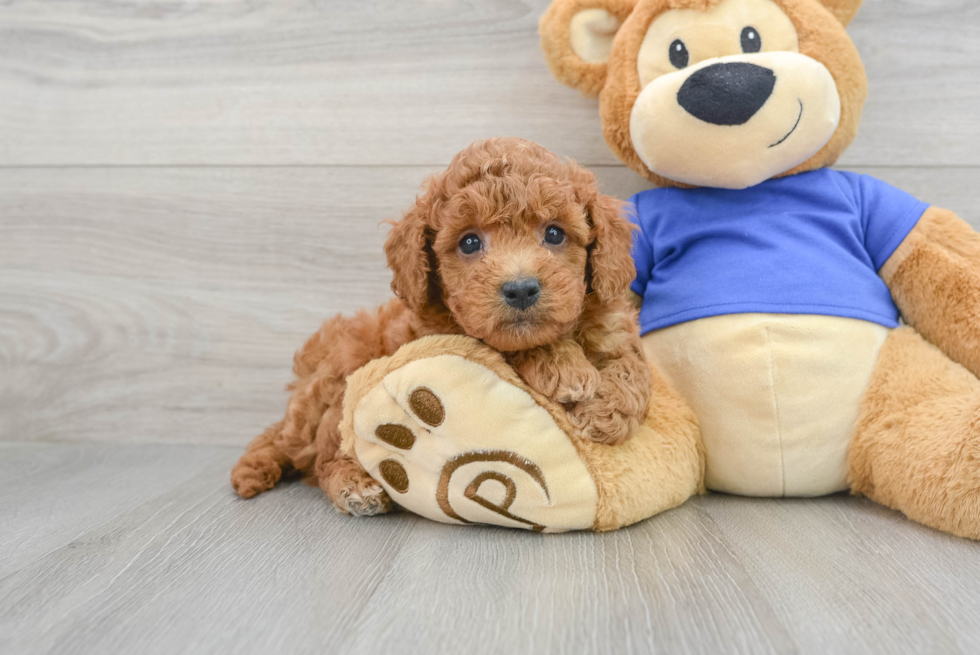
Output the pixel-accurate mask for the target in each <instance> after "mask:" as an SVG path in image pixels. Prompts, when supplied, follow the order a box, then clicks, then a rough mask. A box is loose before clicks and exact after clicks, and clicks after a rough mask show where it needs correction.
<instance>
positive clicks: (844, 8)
mask: <svg viewBox="0 0 980 655" xmlns="http://www.w3.org/2000/svg"><path fill="white" fill-rule="evenodd" d="M862 2H863V0H820V4H822V5H823V6H824V7H826V8H827V9H829V10H830V13H832V14H833V15H834V16H836V17H837V20H839V21H840V22H841V23H842V24H843V25H844V27H847V24H848V23H850V22H851V19H852V18H854V16H855V15H856V14H857V13H858V9H860V8H861V3H862Z"/></svg>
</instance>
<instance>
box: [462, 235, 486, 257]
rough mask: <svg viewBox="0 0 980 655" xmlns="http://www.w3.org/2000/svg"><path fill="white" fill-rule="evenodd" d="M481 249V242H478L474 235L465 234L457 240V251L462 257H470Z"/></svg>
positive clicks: (478, 238) (478, 239)
mask: <svg viewBox="0 0 980 655" xmlns="http://www.w3.org/2000/svg"><path fill="white" fill-rule="evenodd" d="M482 247H483V242H482V241H480V237H478V236H476V235H475V234H467V235H466V236H465V237H463V238H462V239H460V240H459V250H460V252H462V253H463V254H464V255H472V254H473V253H475V252H477V251H478V250H480V249H481V248H482Z"/></svg>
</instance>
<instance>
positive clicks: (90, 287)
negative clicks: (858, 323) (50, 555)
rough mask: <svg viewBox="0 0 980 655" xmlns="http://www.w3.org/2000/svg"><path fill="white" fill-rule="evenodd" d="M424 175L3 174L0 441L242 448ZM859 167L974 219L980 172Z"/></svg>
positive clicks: (377, 283) (369, 264)
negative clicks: (386, 222) (295, 359)
mask: <svg viewBox="0 0 980 655" xmlns="http://www.w3.org/2000/svg"><path fill="white" fill-rule="evenodd" d="M430 170H431V169H429V168H425V167H407V168H370V167H369V168H358V167H353V168H328V169H318V168H312V169H311V168H263V169H254V168H195V169H179V168H178V169H174V168H161V169H154V168H150V169H147V168H138V169H125V168H124V169H51V170H49V169H26V170H14V169H7V170H0V185H2V186H4V187H5V188H6V189H7V191H6V192H5V193H3V194H0V216H2V221H0V233H2V237H3V238H0V306H2V307H3V308H4V311H3V313H2V315H0V316H2V320H0V439H8V440H10V439H14V440H69V441H88V440H100V441H120V442H141V441H161V442H170V443H175V442H179V443H213V444H236V445H240V444H244V443H245V441H247V440H248V439H249V438H251V437H252V436H253V435H255V434H257V433H258V432H259V431H261V429H262V428H263V427H264V426H265V425H266V424H268V423H271V422H273V421H275V420H278V418H279V417H280V416H281V414H282V411H283V409H284V403H285V399H286V395H285V393H283V392H282V388H283V386H284V385H285V384H286V383H287V382H288V381H289V379H290V372H289V371H290V367H291V363H292V353H293V352H294V351H295V350H296V349H297V348H298V347H299V346H300V345H301V344H302V342H303V340H304V339H305V338H306V337H307V336H308V335H309V334H310V333H312V332H313V331H314V330H315V329H316V328H317V326H318V325H319V324H320V322H321V321H322V320H323V319H324V318H326V317H328V316H331V315H333V314H334V313H336V312H352V311H354V310H355V309H357V308H359V307H372V306H375V305H377V304H378V303H380V302H383V301H384V300H385V299H387V298H389V297H390V291H389V289H388V284H389V280H390V275H389V272H388V271H387V269H386V268H385V263H384V257H383V253H382V248H381V246H382V243H383V241H384V236H385V233H386V231H387V227H385V226H383V225H380V221H382V220H383V219H386V218H397V217H398V216H399V215H400V212H401V211H402V210H403V209H405V208H407V207H408V206H410V205H411V203H412V201H413V198H414V196H415V193H416V192H417V190H418V188H419V184H420V182H421V181H422V179H423V178H424V177H425V175H426V174H428V173H429V172H430ZM859 170H862V171H864V172H870V173H873V174H876V175H878V176H880V177H882V178H883V179H885V180H887V181H891V182H894V183H896V184H898V185H899V186H902V187H903V188H906V189H908V190H909V191H911V192H914V193H916V194H917V195H919V196H920V197H922V198H923V199H926V200H928V201H931V202H935V203H936V204H939V205H943V206H947V207H949V208H951V209H954V210H956V211H959V212H960V213H961V214H962V215H963V216H964V218H966V219H967V220H969V221H972V223H973V225H975V226H980V213H978V209H977V208H978V207H980V189H978V187H977V186H976V184H975V180H976V177H977V172H978V170H980V169H976V168H965V169H941V170H936V169H902V168H885V169H859ZM596 171H597V174H598V175H599V177H600V181H601V184H602V186H603V188H604V189H605V190H606V191H607V192H608V193H612V194H614V195H617V196H618V197H621V198H625V197H628V196H629V195H630V194H632V193H634V192H636V191H639V190H641V189H643V188H645V186H646V185H645V183H644V182H643V181H642V180H641V179H640V178H638V177H637V176H636V175H634V174H633V173H632V172H630V171H629V170H627V169H625V168H622V167H599V168H597V169H596Z"/></svg>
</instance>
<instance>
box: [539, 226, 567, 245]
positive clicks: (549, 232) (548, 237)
mask: <svg viewBox="0 0 980 655" xmlns="http://www.w3.org/2000/svg"><path fill="white" fill-rule="evenodd" d="M564 240H565V230H563V229H561V228H560V227H558V226H557V225H549V226H548V229H546V230H545V231H544V242H545V243H550V244H551V245H553V246H557V245H558V244H560V243H561V242H562V241H564Z"/></svg>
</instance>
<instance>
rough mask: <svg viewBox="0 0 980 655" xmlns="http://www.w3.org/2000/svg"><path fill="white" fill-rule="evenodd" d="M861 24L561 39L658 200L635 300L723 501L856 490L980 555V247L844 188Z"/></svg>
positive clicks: (575, 72) (688, 16) (579, 6)
mask: <svg viewBox="0 0 980 655" xmlns="http://www.w3.org/2000/svg"><path fill="white" fill-rule="evenodd" d="M860 4H861V2H860V0H554V2H553V3H552V4H551V6H550V7H549V8H548V10H547V12H546V13H545V15H544V16H543V17H542V19H541V23H540V36H541V43H542V47H543V50H544V53H545V56H546V59H547V62H548V64H549V66H550V68H551V70H552V72H553V73H554V75H555V76H556V77H557V78H558V79H559V80H560V81H561V82H563V83H565V84H567V85H570V86H572V87H574V88H576V89H578V90H580V91H581V92H582V93H583V94H585V95H587V96H598V97H599V113H600V119H601V124H602V132H603V135H604V137H605V140H606V142H607V144H608V146H609V147H610V148H611V149H612V151H613V152H614V153H615V154H616V155H617V156H618V157H619V159H620V160H622V161H623V162H624V163H625V164H626V165H627V166H629V167H630V168H631V169H632V170H634V171H635V172H636V173H638V174H639V175H641V176H643V177H645V178H646V179H648V180H649V181H650V182H651V183H652V184H653V185H654V188H651V189H650V190H647V191H644V192H641V193H639V194H637V195H635V196H634V197H633V198H631V199H630V202H631V205H632V217H633V221H634V222H635V224H636V227H637V230H636V232H635V236H634V244H633V256H634V259H635V262H636V279H635V280H634V282H633V283H632V286H631V291H632V292H633V293H634V294H635V297H636V300H637V304H638V306H639V307H640V323H641V332H642V334H643V337H642V341H643V348H644V350H645V352H646V355H647V358H648V360H649V363H650V366H651V368H652V370H654V371H655V372H656V374H657V375H659V376H662V377H663V379H664V380H665V381H666V383H667V385H668V388H669V389H670V390H672V391H674V392H676V393H677V394H678V395H679V396H680V398H682V399H683V400H684V401H685V403H686V404H687V405H688V406H689V407H690V408H691V409H692V410H693V412H694V414H695V416H696V418H697V422H698V424H699V427H700V439H701V442H702V446H703V452H704V457H705V461H704V477H703V480H702V481H701V482H703V484H704V486H705V487H706V488H707V489H709V490H715V491H720V492H727V493H731V494H739V495H745V496H766V497H780V496H795V497H812V496H820V495H826V494H831V493H835V492H842V491H850V492H851V493H854V494H863V495H865V496H867V497H868V498H870V499H872V500H874V501H876V502H878V503H880V504H882V505H885V506H887V507H889V508H893V509H895V510H899V511H901V512H903V513H904V514H905V515H906V516H908V517H909V518H911V519H912V520H915V521H918V522H920V523H923V524H925V525H928V526H931V527H933V528H936V529H939V530H943V531H946V532H949V533H952V534H954V535H959V536H962V537H968V538H972V539H980V379H978V377H977V376H978V375H980V235H978V234H977V233H976V232H975V231H974V230H973V229H972V228H971V227H970V226H969V225H968V224H967V223H966V222H965V221H963V220H962V219H960V218H959V217H957V216H956V215H955V214H953V213H952V212H950V211H947V210H943V209H940V208H938V207H932V206H929V205H927V204H925V203H922V202H920V201H918V200H917V199H915V198H913V197H912V196H910V195H909V194H907V193H905V192H903V191H901V190H899V189H896V188H894V187H891V186H889V185H888V184H886V183H884V182H882V181H879V180H877V179H874V178H872V177H869V176H865V175H857V174H852V173H847V172H840V171H835V170H832V169H831V168H830V166H832V165H833V164H834V163H835V162H836V161H837V159H838V157H839V156H840V155H841V153H843V152H844V150H845V149H846V148H847V147H848V145H849V144H850V143H851V142H852V140H853V139H854V137H855V135H856V133H857V130H858V124H859V121H860V118H861V113H862V107H863V103H864V101H865V98H866V95H867V79H866V75H865V71H864V68H863V65H862V62H861V58H860V56H859V55H858V52H857V50H856V48H855V46H854V44H853V42H852V41H851V40H850V38H849V37H848V35H847V32H846V29H845V28H846V26H847V24H848V22H849V21H850V20H851V19H852V18H853V17H854V15H855V14H856V13H857V11H858V9H859V6H860ZM686 488H690V487H686Z"/></svg>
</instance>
